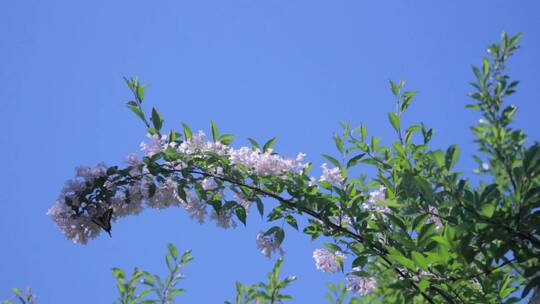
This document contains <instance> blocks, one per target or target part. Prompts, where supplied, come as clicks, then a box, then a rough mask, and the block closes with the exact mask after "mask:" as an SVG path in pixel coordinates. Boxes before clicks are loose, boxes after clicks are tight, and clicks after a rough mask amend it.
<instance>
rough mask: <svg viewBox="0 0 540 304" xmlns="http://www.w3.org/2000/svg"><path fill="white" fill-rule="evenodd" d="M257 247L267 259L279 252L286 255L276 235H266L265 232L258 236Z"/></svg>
mask: <svg viewBox="0 0 540 304" xmlns="http://www.w3.org/2000/svg"><path fill="white" fill-rule="evenodd" d="M256 241H257V247H258V248H259V249H260V250H261V253H262V254H263V255H264V256H266V257H267V258H270V257H272V254H274V253H276V252H278V253H279V254H280V255H284V254H285V251H283V249H282V248H281V246H280V244H279V243H278V241H277V240H276V238H275V235H273V234H272V235H264V233H263V232H259V233H258V234H257V239H256Z"/></svg>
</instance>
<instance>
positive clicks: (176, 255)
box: [167, 243, 178, 260]
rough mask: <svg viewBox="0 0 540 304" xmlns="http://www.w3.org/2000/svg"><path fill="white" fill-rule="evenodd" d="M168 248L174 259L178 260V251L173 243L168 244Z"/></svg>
mask: <svg viewBox="0 0 540 304" xmlns="http://www.w3.org/2000/svg"><path fill="white" fill-rule="evenodd" d="M167 247H169V252H170V253H171V255H172V257H173V258H174V259H175V260H176V259H177V258H178V249H177V248H176V247H175V246H174V245H173V244H172V243H168V244H167Z"/></svg>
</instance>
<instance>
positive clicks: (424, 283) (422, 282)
mask: <svg viewBox="0 0 540 304" xmlns="http://www.w3.org/2000/svg"><path fill="white" fill-rule="evenodd" d="M428 287H429V281H428V280H426V279H422V280H420V283H418V288H419V289H420V291H421V292H424V291H426V289H427V288H428Z"/></svg>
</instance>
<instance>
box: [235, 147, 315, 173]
mask: <svg viewBox="0 0 540 304" xmlns="http://www.w3.org/2000/svg"><path fill="white" fill-rule="evenodd" d="M304 158H305V154H303V153H299V154H298V156H297V157H296V159H290V158H286V157H283V156H281V155H279V154H274V153H272V150H268V151H266V152H261V151H260V150H259V149H253V148H249V147H241V148H240V149H231V150H230V151H229V160H230V162H231V164H233V165H241V166H245V167H247V168H248V169H249V170H250V171H252V172H254V173H255V174H257V175H258V176H269V175H273V176H284V175H285V174H287V173H289V172H292V173H300V172H302V170H303V169H305V168H306V167H307V164H305V163H303V160H304Z"/></svg>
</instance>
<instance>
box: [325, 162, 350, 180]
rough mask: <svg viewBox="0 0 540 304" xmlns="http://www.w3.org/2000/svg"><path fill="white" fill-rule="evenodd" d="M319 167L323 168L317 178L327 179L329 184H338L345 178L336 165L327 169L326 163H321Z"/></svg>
mask: <svg viewBox="0 0 540 304" xmlns="http://www.w3.org/2000/svg"><path fill="white" fill-rule="evenodd" d="M321 168H322V170H323V173H322V175H321V177H320V178H319V181H320V182H324V181H327V182H329V183H331V184H339V183H341V182H342V181H343V180H344V179H345V178H344V177H343V175H341V170H340V169H339V168H337V167H336V168H332V169H329V168H328V165H327V164H326V163H323V164H322V165H321Z"/></svg>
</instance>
